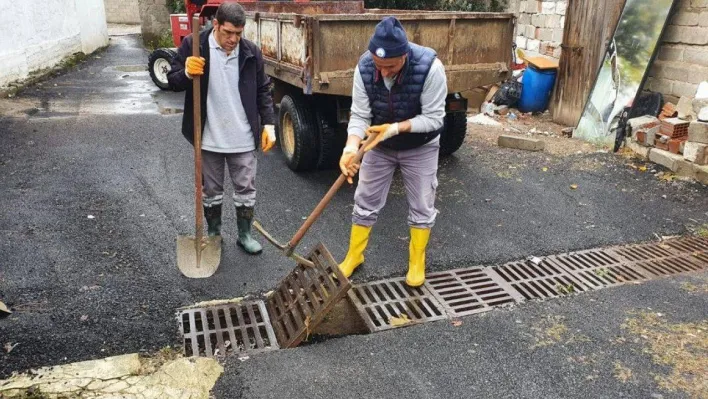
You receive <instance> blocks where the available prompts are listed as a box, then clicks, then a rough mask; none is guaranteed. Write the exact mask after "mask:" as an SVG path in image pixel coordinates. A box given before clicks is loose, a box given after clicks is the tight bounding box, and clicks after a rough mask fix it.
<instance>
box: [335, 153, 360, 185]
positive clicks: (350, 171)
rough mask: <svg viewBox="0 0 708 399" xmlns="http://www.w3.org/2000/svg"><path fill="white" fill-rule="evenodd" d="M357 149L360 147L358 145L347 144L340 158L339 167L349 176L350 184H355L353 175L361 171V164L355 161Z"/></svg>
mask: <svg viewBox="0 0 708 399" xmlns="http://www.w3.org/2000/svg"><path fill="white" fill-rule="evenodd" d="M357 151H359V149H358V148H357V147H356V146H346V147H344V151H343V152H342V157H341V158H339V169H341V170H342V174H343V175H344V176H346V177H347V181H348V182H349V184H354V180H353V179H352V177H354V176H355V175H356V173H357V172H358V171H359V164H358V163H355V162H354V158H355V157H356V153H357Z"/></svg>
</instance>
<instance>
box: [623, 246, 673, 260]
mask: <svg viewBox="0 0 708 399" xmlns="http://www.w3.org/2000/svg"><path fill="white" fill-rule="evenodd" d="M612 250H613V252H614V253H616V254H617V255H619V256H620V257H622V258H624V259H622V260H627V261H629V262H640V261H643V260H654V259H660V258H670V257H672V256H674V255H675V254H674V253H672V252H671V251H670V250H669V249H666V248H662V247H660V246H659V245H656V244H639V245H629V246H626V247H615V248H613V249H612Z"/></svg>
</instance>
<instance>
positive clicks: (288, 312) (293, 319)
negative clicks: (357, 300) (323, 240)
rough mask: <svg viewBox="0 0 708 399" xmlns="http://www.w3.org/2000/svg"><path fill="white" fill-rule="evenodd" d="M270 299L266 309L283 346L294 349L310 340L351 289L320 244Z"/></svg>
mask: <svg viewBox="0 0 708 399" xmlns="http://www.w3.org/2000/svg"><path fill="white" fill-rule="evenodd" d="M308 259H310V260H311V261H312V263H314V265H315V267H308V266H305V265H302V264H298V265H297V266H296V267H295V269H294V270H293V271H292V272H290V274H288V276H286V277H285V279H283V281H282V282H281V283H280V284H279V286H278V288H277V289H276V290H275V291H274V292H273V293H272V294H271V295H270V297H268V299H267V307H268V311H269V314H270V315H271V322H272V324H273V328H274V330H275V334H276V336H277V337H278V342H279V343H280V346H281V347H284V348H294V347H296V346H298V345H299V344H300V343H301V342H302V341H303V340H305V339H307V338H308V337H309V336H310V335H311V334H312V331H313V330H314V329H315V328H316V327H317V325H318V324H319V323H320V322H321V321H322V320H323V318H324V316H325V315H326V314H327V312H329V311H330V310H331V308H332V307H333V306H334V305H335V304H336V303H337V302H338V301H339V300H340V299H342V298H343V297H344V296H345V295H346V293H347V291H349V289H350V288H351V284H350V283H349V280H347V278H346V277H344V275H343V274H342V272H341V271H340V270H339V267H338V266H337V263H336V262H335V261H334V258H333V257H332V255H331V254H330V253H329V251H327V249H326V248H325V247H324V246H323V245H322V244H319V245H318V246H317V247H315V249H314V250H313V251H312V252H311V253H310V255H309V256H308Z"/></svg>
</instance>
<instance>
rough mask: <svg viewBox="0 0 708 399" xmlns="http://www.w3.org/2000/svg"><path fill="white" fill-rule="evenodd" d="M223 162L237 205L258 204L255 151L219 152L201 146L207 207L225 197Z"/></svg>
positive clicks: (204, 200)
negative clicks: (232, 186) (229, 177)
mask: <svg viewBox="0 0 708 399" xmlns="http://www.w3.org/2000/svg"><path fill="white" fill-rule="evenodd" d="M224 164H226V166H227V167H228V169H229V175H230V176H231V182H232V183H233V185H234V198H233V200H234V205H236V207H242V206H247V207H253V206H254V205H255V204H256V185H255V182H256V167H257V165H258V162H257V160H256V152H255V151H249V152H242V153H220V152H211V151H205V150H202V177H203V184H204V186H203V188H202V200H203V202H204V206H206V207H207V208H209V207H212V206H215V205H221V203H222V202H223V201H224Z"/></svg>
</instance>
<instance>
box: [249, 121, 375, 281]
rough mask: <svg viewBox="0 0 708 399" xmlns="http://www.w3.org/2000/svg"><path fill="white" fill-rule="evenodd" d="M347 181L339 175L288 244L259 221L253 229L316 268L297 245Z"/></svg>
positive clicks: (359, 157) (360, 155)
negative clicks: (299, 250) (279, 239)
mask: <svg viewBox="0 0 708 399" xmlns="http://www.w3.org/2000/svg"><path fill="white" fill-rule="evenodd" d="M376 135H377V133H372V134H370V135H369V137H368V138H367V139H366V140H365V141H364V142H362V143H361V146H360V147H359V151H358V152H357V153H356V156H355V157H354V161H353V162H354V163H360V162H361V160H362V158H364V153H365V152H366V151H365V148H366V146H367V145H368V143H370V142H371V141H373V140H374V139H375V138H376ZM345 181H347V176H345V175H344V174H343V173H342V174H340V175H339V178H337V180H336V181H335V182H334V184H333V185H332V187H330V189H329V191H327V194H325V196H324V197H322V199H321V200H320V203H319V204H317V206H316V207H315V209H314V210H313V211H312V213H311V214H310V216H308V217H307V219H306V220H305V223H303V224H302V226H300V229H299V230H298V231H297V232H296V233H295V235H294V236H293V238H292V239H290V241H288V243H287V244H281V243H280V242H279V241H278V240H276V239H275V238H274V237H273V236H272V235H270V234H269V233H268V232H267V231H266V230H265V229H264V228H263V226H261V224H260V223H259V222H258V221H254V222H253V227H254V228H255V229H256V230H258V232H259V233H261V235H263V237H265V239H266V240H267V241H268V242H269V243H271V244H273V245H274V246H275V247H276V248H278V249H280V250H281V251H283V255H285V256H287V257H289V258H292V259H294V260H295V261H296V262H297V263H300V264H303V265H305V266H309V267H315V265H314V263H312V261H310V260H309V259H305V258H304V257H303V256H302V255H298V254H297V253H296V252H295V249H296V248H297V245H298V244H299V243H300V241H301V240H302V239H303V237H305V234H307V231H308V230H310V227H312V225H313V224H314V223H315V221H317V219H318V218H319V217H320V215H322V212H324V210H325V208H326V207H327V205H329V202H330V201H331V200H332V198H334V195H335V194H336V193H337V191H339V189H340V188H341V187H342V185H344V182H345ZM322 246H323V247H325V249H327V247H326V246H324V244H322Z"/></svg>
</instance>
